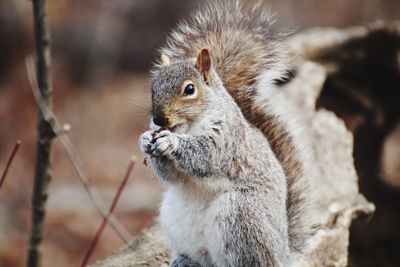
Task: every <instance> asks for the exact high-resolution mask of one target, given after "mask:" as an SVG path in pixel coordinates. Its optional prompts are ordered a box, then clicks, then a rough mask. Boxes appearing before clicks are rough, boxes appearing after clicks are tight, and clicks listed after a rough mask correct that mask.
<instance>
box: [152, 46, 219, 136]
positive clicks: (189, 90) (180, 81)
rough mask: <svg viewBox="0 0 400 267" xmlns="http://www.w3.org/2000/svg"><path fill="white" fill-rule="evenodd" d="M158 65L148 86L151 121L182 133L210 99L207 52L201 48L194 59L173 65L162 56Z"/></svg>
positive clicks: (209, 66)
mask: <svg viewBox="0 0 400 267" xmlns="http://www.w3.org/2000/svg"><path fill="white" fill-rule="evenodd" d="M161 63H162V66H161V67H160V68H159V69H158V70H157V71H156V72H155V73H154V76H153V80H152V83H151V90H152V113H153V114H152V115H153V122H154V124H156V125H158V126H160V127H166V128H168V129H170V130H171V131H172V132H186V131H187V130H188V129H189V128H190V125H191V124H192V123H193V122H194V121H195V120H196V119H197V118H198V117H199V116H200V115H202V114H204V112H205V111H206V109H207V102H208V100H209V98H210V97H211V96H212V93H211V94H210V92H209V91H212V90H211V88H210V83H211V76H212V74H211V56H210V53H209V51H208V50H207V49H203V50H202V51H201V52H200V53H199V55H198V56H197V59H196V60H193V59H189V60H183V61H176V62H170V59H169V58H168V57H167V56H165V55H162V56H161Z"/></svg>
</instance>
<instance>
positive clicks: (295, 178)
mask: <svg viewBox="0 0 400 267" xmlns="http://www.w3.org/2000/svg"><path fill="white" fill-rule="evenodd" d="M210 2H211V1H210ZM212 2H213V3H209V4H207V5H206V6H205V7H202V8H201V9H200V10H199V11H198V12H197V13H195V14H194V15H193V16H192V17H191V19H189V20H188V21H184V22H181V23H180V24H179V25H178V27H177V29H176V30H174V31H173V32H172V33H171V34H170V36H169V37H168V39H167V42H166V45H165V46H164V47H163V48H161V51H160V52H161V53H163V54H165V55H167V56H168V57H169V58H170V59H171V61H174V60H185V59H188V58H195V57H197V54H198V53H199V52H200V51H201V50H202V49H204V48H207V49H209V51H210V53H211V55H212V60H213V64H214V67H215V69H216V71H217V73H218V75H219V76H220V78H221V80H222V81H223V83H224V86H225V88H226V89H227V90H228V91H229V93H230V94H231V95H232V96H233V98H234V99H235V101H236V102H237V104H238V105H239V106H240V108H241V110H242V112H243V114H244V116H245V117H246V118H247V119H248V120H249V121H250V122H251V123H252V124H253V125H255V126H256V127H258V128H259V129H260V130H261V131H263V133H264V134H265V136H266V137H267V139H268V140H269V142H270V144H271V147H272V149H273V151H274V153H275V155H276V156H277V158H278V160H279V161H280V162H281V164H282V166H283V168H284V170H285V173H286V176H287V177H288V203H287V212H288V217H289V237H290V244H291V249H292V251H300V250H301V249H302V248H303V247H304V243H305V241H306V239H307V237H308V229H309V228H310V225H307V223H306V222H307V219H306V216H308V215H307V213H306V209H307V203H306V202H307V197H306V194H307V185H306V184H307V182H306V181H305V177H304V176H305V174H304V172H303V166H302V161H301V160H304V159H301V158H299V153H298V149H299V148H298V147H296V144H295V142H294V140H293V138H292V136H291V135H290V133H289V131H288V128H287V127H286V126H287V125H286V123H287V122H284V121H283V120H282V118H281V116H280V115H279V114H276V112H275V111H274V110H273V108H270V107H268V106H265V105H260V104H259V103H258V102H259V94H260V79H261V77H263V82H262V84H263V88H261V89H262V90H264V89H265V90H268V88H264V87H268V86H269V85H271V86H274V82H275V81H276V80H281V79H283V78H284V76H285V75H286V73H287V72H288V70H289V69H290V61H291V55H290V53H288V50H287V49H286V48H285V47H284V45H282V43H281V42H280V39H281V37H282V35H283V33H282V32H275V33H272V31H271V25H272V23H273V22H274V19H273V16H272V14H271V12H268V11H265V9H263V8H262V7H261V6H260V4H255V5H253V6H252V7H247V8H244V7H242V6H241V5H240V4H239V1H229V2H228V1H212ZM156 67H157V66H156ZM266 79H267V80H268V82H269V83H268V82H265V80H266ZM261 93H262V92H261ZM257 99H258V100H257ZM272 101H273V100H272Z"/></svg>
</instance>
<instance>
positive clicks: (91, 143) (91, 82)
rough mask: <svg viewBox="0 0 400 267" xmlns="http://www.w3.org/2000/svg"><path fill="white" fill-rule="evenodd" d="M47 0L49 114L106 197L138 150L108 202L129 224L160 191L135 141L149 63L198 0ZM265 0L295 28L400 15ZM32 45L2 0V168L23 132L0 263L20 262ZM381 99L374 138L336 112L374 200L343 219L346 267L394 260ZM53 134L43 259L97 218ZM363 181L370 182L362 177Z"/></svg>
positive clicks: (14, 8) (396, 201) (395, 211)
mask: <svg viewBox="0 0 400 267" xmlns="http://www.w3.org/2000/svg"><path fill="white" fill-rule="evenodd" d="M48 2H49V20H50V27H51V34H52V75H53V88H54V92H53V94H54V110H55V114H56V115H57V116H58V117H59V119H60V121H61V122H62V123H69V124H70V125H71V127H72V129H71V132H70V134H69V135H70V138H71V139H72V142H73V143H74V145H75V146H76V149H77V152H78V154H79V156H80V157H81V158H82V160H83V163H84V165H85V167H86V168H87V170H88V173H89V176H90V178H91V179H92V181H93V183H94V184H95V185H96V187H97V188H98V189H99V190H100V192H101V194H102V196H103V197H104V199H105V200H107V201H109V202H110V201H111V199H112V197H113V195H114V193H115V190H116V188H117V187H118V185H119V183H120V181H121V179H122V178H123V175H124V173H125V170H126V168H127V166H128V163H129V159H130V156H131V155H136V156H137V158H138V162H137V164H136V167H135V169H134V172H133V175H132V177H131V179H130V181H129V184H128V185H127V187H126V188H125V190H124V192H123V194H122V197H121V200H120V201H119V204H118V207H117V210H116V212H115V214H116V216H117V217H118V218H119V220H120V221H121V223H122V224H123V225H124V226H125V227H126V228H127V229H129V231H130V232H131V234H132V235H135V234H137V233H138V231H140V230H141V229H142V228H143V227H144V226H145V225H146V224H148V223H149V222H150V221H151V220H152V218H153V217H154V216H155V215H156V214H157V208H158V203H159V201H160V197H161V193H162V188H161V186H160V184H159V182H158V181H157V180H156V179H155V178H154V177H153V176H152V174H150V172H149V170H148V168H147V167H146V166H144V164H142V160H143V155H142V154H141V153H140V151H139V148H138V146H137V140H138V136H139V134H140V133H141V132H143V131H144V130H145V129H146V124H147V122H148V118H149V114H148V112H147V110H146V107H149V105H150V95H149V89H148V77H149V74H148V69H149V66H151V62H152V60H153V59H154V54H155V51H156V49H157V48H158V47H159V46H160V45H162V43H163V41H164V39H165V36H166V34H167V33H168V32H169V31H170V29H171V28H172V27H173V26H174V25H175V24H176V23H177V22H178V21H179V19H182V18H185V17H188V16H190V12H191V11H192V10H193V9H195V8H196V7H197V6H198V5H201V3H203V2H204V1H194V0H57V1H48ZM244 2H247V1H244ZM265 2H266V4H267V5H268V6H270V7H271V9H272V10H273V11H276V12H277V13H278V16H277V18H278V22H277V23H276V24H275V27H277V28H279V27H285V28H288V29H290V30H293V32H294V33H296V32H300V31H302V30H304V29H306V28H310V27H317V26H318V27H319V26H321V27H341V28H342V27H347V26H351V25H361V24H365V23H368V22H372V21H375V20H395V19H397V20H398V19H400V1H398V0H381V1H379V0H350V1H349V0H325V1H320V0H285V1H279V0H271V1H265ZM33 53H34V45H33V25H32V3H31V1H27V0H11V1H10V0H0V171H2V170H3V167H4V165H5V162H6V161H7V158H8V155H9V153H10V152H11V149H12V147H13V145H14V144H15V142H16V140H18V139H20V140H21V141H22V145H21V149H20V151H19V152H18V154H17V155H16V158H15V160H14V162H13V165H12V167H11V169H10V172H9V174H8V177H7V180H6V181H5V183H4V185H3V187H2V188H1V190H0V266H2V267H16V266H24V265H25V257H26V256H25V255H26V243H27V239H28V236H29V230H30V216H31V214H30V210H31V204H30V198H31V191H32V184H33V172H34V163H35V152H36V145H35V139H36V123H37V109H36V105H35V101H34V99H33V97H32V92H31V89H30V86H29V83H28V80H27V75H26V69H25V63H24V60H25V57H26V56H28V55H32V54H33ZM399 55H400V54H398V57H399V58H400V56H399ZM397 85H398V84H397ZM328 89H329V88H328ZM396 90H397V92H398V91H399V90H400V88H397V89H396ZM378 93H379V92H378ZM323 96H324V97H325V98H324V99H322V101H320V106H321V107H326V108H329V109H331V110H333V111H336V112H337V106H335V103H336V102H335V101H329V100H332V99H330V98H329V94H328V95H327V94H324V95H323ZM372 97H374V96H372ZM399 97H400V96H399ZM336 100H337V102H340V99H336ZM397 101H399V102H400V98H398V99H397ZM395 102H396V101H395ZM382 103H383V104H382V105H383V106H382V107H380V111H382V110H383V111H382V112H383V113H382V112H381V113H382V114H383V115H382V116H384V115H385V114H386V113H385V112H386V106H385V105H384V102H382ZM391 108H392V109H391V111H392V113H391V115H392V117H391V119H392V121H391V127H388V128H385V131H384V132H382V133H381V132H380V135H379V138H378V139H376V138H375V137H376V136H374V137H371V136H369V135H368V134H362V135H360V132H357V129H359V126H360V124H361V125H362V124H363V123H364V122H365V121H363V120H361V121H360V116H347V115H348V113H351V112H352V111H349V110H347V113H346V112H337V114H338V115H339V116H341V117H342V118H344V119H345V120H346V125H347V126H348V127H349V129H350V130H352V131H353V132H354V133H355V137H356V142H355V146H356V147H355V161H356V168H357V171H358V173H359V175H360V183H361V184H360V187H361V191H362V192H363V193H364V194H365V195H366V197H367V198H368V199H369V200H371V201H372V202H374V203H375V204H376V205H377V213H376V214H375V216H374V217H373V218H372V220H371V221H370V223H369V224H360V225H358V224H356V225H354V226H353V228H354V229H353V230H352V232H351V235H352V236H351V241H350V246H351V250H350V265H351V266H378V265H379V266H399V264H400V260H399V258H400V255H399V254H400V253H398V252H399V251H400V126H399V124H398V121H399V120H398V118H399V116H398V115H399V114H400V112H398V111H399V107H397V105H394V107H391ZM396 108H397V109H396ZM393 110H395V111H393ZM342 111H343V109H342ZM396 112H397V113H396ZM381 113H379V114H381ZM393 114H394V115H393ZM353 115H354V114H353ZM393 116H394V117H395V118H393ZM396 116H397V117H396ZM361 117H362V116H361ZM374 118H375V117H374ZM361 119H362V118H361ZM378 119H379V118H378ZM383 119H385V117H383ZM367 122H368V121H367ZM396 123H397V124H396ZM355 125H356V126H357V127H356V126H355ZM364 129H365V128H364ZM366 129H367V130H368V129H369V128H366ZM364 132H369V131H364ZM53 144H54V146H53V147H54V154H53V180H52V181H51V184H50V188H49V200H48V205H47V207H48V208H47V215H46V232H45V237H44V243H43V251H44V255H43V260H44V266H45V267H50V266H55V265H54V264H55V263H57V264H56V265H57V266H58V267H64V266H79V264H80V262H81V261H82V258H83V257H84V255H85V252H86V250H87V248H88V246H89V243H90V241H91V240H92V238H93V235H94V233H95V231H96V229H97V227H98V225H99V224H100V222H101V218H100V217H99V215H98V214H97V213H96V211H95V209H94V207H93V205H92V203H91V201H90V200H89V198H88V197H87V194H86V192H85V191H84V189H83V187H82V186H81V184H80V181H79V179H78V177H77V176H76V174H75V172H74V170H73V168H72V166H71V164H70V162H69V160H68V157H67V155H66V154H65V153H64V151H63V150H62V147H61V145H60V143H59V142H58V141H57V140H55V141H54V142H53ZM369 155H371V156H369ZM369 181H373V185H372V186H371V184H370V183H369ZM121 245H123V243H122V242H121V241H120V239H119V238H118V237H117V236H116V235H115V234H114V233H113V232H112V231H111V230H110V229H109V228H107V229H106V231H105V233H104V234H103V236H102V238H101V240H100V242H99V244H98V246H97V249H96V251H95V253H94V254H93V255H92V257H91V259H92V261H95V260H98V259H101V258H103V257H105V256H107V255H109V254H110V253H111V252H113V251H114V250H115V249H117V248H119V247H120V246H121Z"/></svg>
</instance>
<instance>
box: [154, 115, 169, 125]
mask: <svg viewBox="0 0 400 267" xmlns="http://www.w3.org/2000/svg"><path fill="white" fill-rule="evenodd" d="M153 122H154V124H155V125H158V126H160V127H166V126H168V119H167V118H165V117H154V118H153Z"/></svg>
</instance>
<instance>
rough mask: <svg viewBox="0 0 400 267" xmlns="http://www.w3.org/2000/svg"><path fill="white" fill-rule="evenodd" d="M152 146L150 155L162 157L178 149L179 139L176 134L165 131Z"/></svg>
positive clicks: (153, 141)
mask: <svg viewBox="0 0 400 267" xmlns="http://www.w3.org/2000/svg"><path fill="white" fill-rule="evenodd" d="M151 144H152V145H151V148H150V151H149V153H148V154H149V155H151V156H153V157H161V156H166V155H168V154H170V153H171V152H172V151H173V150H174V149H175V148H176V147H177V145H178V139H177V137H176V135H175V134H173V133H171V132H170V131H167V130H165V131H162V132H160V133H159V134H158V135H157V136H156V137H155V138H154V139H153V140H151Z"/></svg>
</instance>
